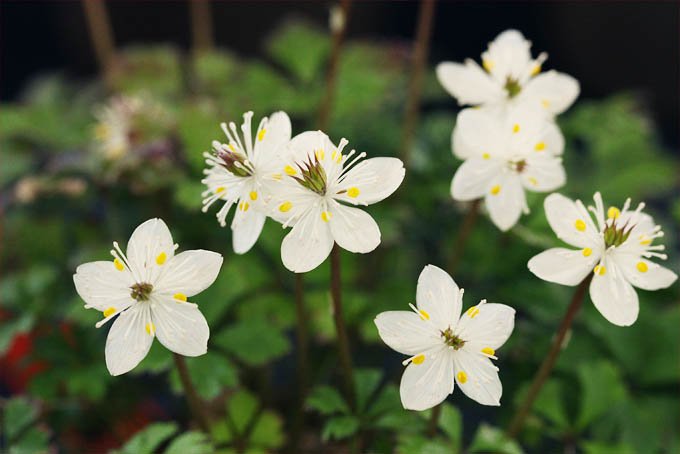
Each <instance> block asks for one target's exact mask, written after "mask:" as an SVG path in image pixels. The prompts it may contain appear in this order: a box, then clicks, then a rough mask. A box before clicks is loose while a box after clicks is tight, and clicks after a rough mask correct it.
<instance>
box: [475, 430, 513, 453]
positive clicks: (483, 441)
mask: <svg viewBox="0 0 680 454" xmlns="http://www.w3.org/2000/svg"><path fill="white" fill-rule="evenodd" d="M469 450H470V452H472V453H488V452H493V453H495V454H521V453H522V452H523V451H522V448H520V446H519V444H517V442H516V441H514V440H511V439H509V438H507V437H506V436H505V434H504V433H503V431H502V430H500V429H498V428H496V427H492V426H490V425H488V424H484V423H482V424H481V425H480V426H479V428H478V429H477V432H476V433H475V436H474V438H473V440H472V443H471V444H470V449H469Z"/></svg>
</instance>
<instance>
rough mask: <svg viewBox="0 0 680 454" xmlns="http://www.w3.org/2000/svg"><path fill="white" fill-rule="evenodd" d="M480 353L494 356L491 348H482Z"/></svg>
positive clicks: (494, 352)
mask: <svg viewBox="0 0 680 454" xmlns="http://www.w3.org/2000/svg"><path fill="white" fill-rule="evenodd" d="M482 353H484V354H485V355H489V356H493V355H495V354H496V350H494V349H493V348H491V347H484V348H483V349H482Z"/></svg>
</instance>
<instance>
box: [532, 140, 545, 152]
mask: <svg viewBox="0 0 680 454" xmlns="http://www.w3.org/2000/svg"><path fill="white" fill-rule="evenodd" d="M534 150H536V151H543V150H545V142H538V143H537V144H536V146H534Z"/></svg>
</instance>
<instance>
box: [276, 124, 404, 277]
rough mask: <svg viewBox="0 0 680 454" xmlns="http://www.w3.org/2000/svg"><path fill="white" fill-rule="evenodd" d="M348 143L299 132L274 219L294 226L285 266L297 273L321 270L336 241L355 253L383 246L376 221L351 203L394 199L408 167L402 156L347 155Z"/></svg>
mask: <svg viewBox="0 0 680 454" xmlns="http://www.w3.org/2000/svg"><path fill="white" fill-rule="evenodd" d="M346 145H347V141H346V140H345V139H342V140H341V141H340V145H339V146H338V147H336V146H335V145H334V144H333V143H332V142H331V141H330V139H329V138H328V136H327V135H326V134H324V133H323V132H321V131H307V132H304V133H302V134H299V135H297V136H296V137H294V138H293V139H292V140H291V142H290V144H289V148H288V154H287V159H286V160H287V162H286V163H285V164H284V166H282V167H281V168H280V170H279V171H280V172H281V173H280V176H281V181H280V183H279V184H278V185H277V187H276V188H275V194H274V196H275V200H276V202H275V203H273V204H272V205H271V211H270V216H271V217H273V218H274V219H277V220H278V221H279V222H281V223H283V225H284V227H288V226H293V228H292V230H291V231H290V233H289V234H288V235H286V237H285V238H284V239H283V243H282V244H281V259H282V260H283V264H284V265H285V266H286V268H288V269H289V270H291V271H293V272H296V273H304V272H307V271H310V270H313V269H314V268H316V267H317V266H319V265H320V264H321V263H322V262H323V261H324V260H325V259H326V257H328V254H330V252H331V249H332V247H333V244H334V243H338V245H339V246H340V247H342V248H344V249H346V250H348V251H350V252H356V253H366V252H370V251H372V250H373V249H375V248H376V247H377V246H378V244H380V229H379V228H378V225H377V224H376V222H375V221H374V220H373V218H372V217H371V216H370V215H369V214H368V213H366V212H365V211H363V210H361V209H359V208H352V207H349V206H347V205H346V204H350V205H370V204H372V203H376V202H379V201H381V200H383V199H385V198H386V197H388V196H389V195H391V194H392V193H393V192H394V191H396V190H397V188H398V187H399V185H400V184H401V182H402V181H403V179H404V173H405V170H404V165H403V163H402V162H401V161H400V160H399V159H397V158H372V159H366V160H363V161H362V160H361V159H362V158H364V157H365V156H366V153H360V154H358V155H356V156H355V151H354V150H352V151H350V152H349V153H347V154H343V149H344V148H345V146H346ZM340 202H342V203H340Z"/></svg>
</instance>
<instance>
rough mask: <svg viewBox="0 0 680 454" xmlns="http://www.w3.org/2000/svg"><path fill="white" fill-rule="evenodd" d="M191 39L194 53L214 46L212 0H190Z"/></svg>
mask: <svg viewBox="0 0 680 454" xmlns="http://www.w3.org/2000/svg"><path fill="white" fill-rule="evenodd" d="M189 4H190V7H191V39H192V45H193V49H194V54H198V53H200V52H204V51H207V50H210V49H212V48H213V47H214V45H215V43H214V41H213V24H212V18H211V14H210V0H190V2H189Z"/></svg>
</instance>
